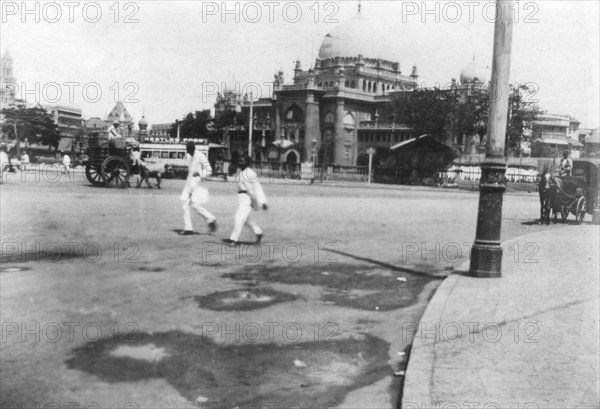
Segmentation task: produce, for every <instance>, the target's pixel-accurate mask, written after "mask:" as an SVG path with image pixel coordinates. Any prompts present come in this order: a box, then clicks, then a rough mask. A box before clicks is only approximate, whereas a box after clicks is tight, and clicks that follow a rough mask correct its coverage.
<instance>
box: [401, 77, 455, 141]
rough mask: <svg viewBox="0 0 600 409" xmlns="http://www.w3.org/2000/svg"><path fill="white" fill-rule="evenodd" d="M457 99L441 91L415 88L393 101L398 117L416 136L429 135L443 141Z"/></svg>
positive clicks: (451, 94)
mask: <svg viewBox="0 0 600 409" xmlns="http://www.w3.org/2000/svg"><path fill="white" fill-rule="evenodd" d="M456 101H457V97H456V95H454V94H453V93H451V92H447V91H442V90H440V89H437V88H436V89H433V90H425V89H419V88H415V89H414V90H412V91H410V92H406V93H400V94H398V96H397V97H395V98H394V100H393V108H394V111H395V113H396V117H397V118H398V120H399V121H400V122H402V123H403V124H405V125H407V126H409V127H411V128H412V129H413V131H414V133H415V135H416V136H419V135H423V134H429V135H431V136H433V137H435V138H438V139H440V140H443V139H444V138H445V136H446V134H447V132H448V125H449V123H450V121H451V118H452V115H453V113H454V109H455V106H456Z"/></svg>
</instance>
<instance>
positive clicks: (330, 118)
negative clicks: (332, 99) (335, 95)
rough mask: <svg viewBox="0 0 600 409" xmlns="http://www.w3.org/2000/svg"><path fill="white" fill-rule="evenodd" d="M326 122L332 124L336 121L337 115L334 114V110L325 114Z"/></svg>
mask: <svg viewBox="0 0 600 409" xmlns="http://www.w3.org/2000/svg"><path fill="white" fill-rule="evenodd" d="M324 122H325V123H326V124H332V123H334V122H335V116H334V115H333V112H331V111H329V112H327V113H326V114H325V119H324Z"/></svg>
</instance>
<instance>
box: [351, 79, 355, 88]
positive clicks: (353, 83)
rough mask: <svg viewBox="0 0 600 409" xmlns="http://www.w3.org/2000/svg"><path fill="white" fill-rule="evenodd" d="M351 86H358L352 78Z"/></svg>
mask: <svg viewBox="0 0 600 409" xmlns="http://www.w3.org/2000/svg"><path fill="white" fill-rule="evenodd" d="M350 88H356V81H354V80H352V82H351V83H350Z"/></svg>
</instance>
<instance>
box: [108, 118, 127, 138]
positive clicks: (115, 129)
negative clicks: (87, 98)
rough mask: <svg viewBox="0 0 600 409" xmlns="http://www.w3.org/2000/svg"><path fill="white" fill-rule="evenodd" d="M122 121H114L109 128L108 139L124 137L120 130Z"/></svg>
mask: <svg viewBox="0 0 600 409" xmlns="http://www.w3.org/2000/svg"><path fill="white" fill-rule="evenodd" d="M120 126H121V123H120V122H119V121H114V123H113V124H112V125H111V126H110V128H108V139H109V140H110V139H115V138H122V137H123V135H121V133H120V132H119V127H120Z"/></svg>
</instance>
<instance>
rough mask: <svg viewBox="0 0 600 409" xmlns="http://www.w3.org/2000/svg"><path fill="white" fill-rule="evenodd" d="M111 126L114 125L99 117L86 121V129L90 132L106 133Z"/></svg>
mask: <svg viewBox="0 0 600 409" xmlns="http://www.w3.org/2000/svg"><path fill="white" fill-rule="evenodd" d="M110 125H112V124H109V123H107V122H106V121H105V120H103V119H101V118H98V117H97V116H95V117H92V118H89V119H86V120H85V129H86V130H87V131H88V132H94V131H106V130H107V129H108V128H109V126H110Z"/></svg>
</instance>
